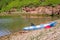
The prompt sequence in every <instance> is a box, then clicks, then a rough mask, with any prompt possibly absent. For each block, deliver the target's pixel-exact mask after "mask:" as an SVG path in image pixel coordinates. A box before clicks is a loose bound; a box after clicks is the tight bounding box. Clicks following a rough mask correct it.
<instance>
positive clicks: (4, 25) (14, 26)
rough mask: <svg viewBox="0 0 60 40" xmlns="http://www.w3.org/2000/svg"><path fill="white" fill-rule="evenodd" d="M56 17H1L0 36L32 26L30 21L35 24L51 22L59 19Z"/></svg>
mask: <svg viewBox="0 0 60 40" xmlns="http://www.w3.org/2000/svg"><path fill="white" fill-rule="evenodd" d="M57 19H58V18H56V17H53V18H51V17H48V18H28V19H21V18H0V36H4V35H8V34H10V33H12V32H16V31H19V30H21V29H22V28H23V27H26V26H30V23H34V24H35V25H37V24H41V23H45V22H49V21H52V20H57Z"/></svg>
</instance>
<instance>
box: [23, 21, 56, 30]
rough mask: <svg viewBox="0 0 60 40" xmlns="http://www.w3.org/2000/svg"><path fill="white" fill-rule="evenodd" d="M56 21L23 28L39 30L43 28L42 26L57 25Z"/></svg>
mask: <svg viewBox="0 0 60 40" xmlns="http://www.w3.org/2000/svg"><path fill="white" fill-rule="evenodd" d="M56 23H57V22H56V21H53V22H50V23H47V24H40V25H36V26H28V27H24V28H23V30H37V29H42V28H46V29H48V28H51V27H54V26H55V25H56Z"/></svg>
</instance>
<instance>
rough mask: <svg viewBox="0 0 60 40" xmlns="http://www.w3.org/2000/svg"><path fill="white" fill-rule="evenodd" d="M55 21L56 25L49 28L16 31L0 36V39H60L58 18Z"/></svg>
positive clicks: (59, 21)
mask: <svg viewBox="0 0 60 40" xmlns="http://www.w3.org/2000/svg"><path fill="white" fill-rule="evenodd" d="M56 22H57V25H56V26H55V27H53V28H50V29H41V30H34V31H30V32H28V31H26V33H23V34H21V33H20V32H16V33H13V34H10V35H8V36H5V37H0V40H60V38H59V37H60V27H59V26H60V19H58V20H56Z"/></svg>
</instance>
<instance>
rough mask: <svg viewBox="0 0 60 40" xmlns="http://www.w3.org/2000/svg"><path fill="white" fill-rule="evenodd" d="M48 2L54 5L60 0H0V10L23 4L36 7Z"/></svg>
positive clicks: (18, 6) (18, 7) (19, 6)
mask: <svg viewBox="0 0 60 40" xmlns="http://www.w3.org/2000/svg"><path fill="white" fill-rule="evenodd" d="M50 4H52V5H54V6H55V5H58V4H60V0H0V12H2V11H7V10H10V9H11V8H14V7H15V8H17V9H20V8H21V7H24V6H29V7H33V6H34V7H36V6H41V5H42V6H45V5H50ZM52 5H51V6H52Z"/></svg>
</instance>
